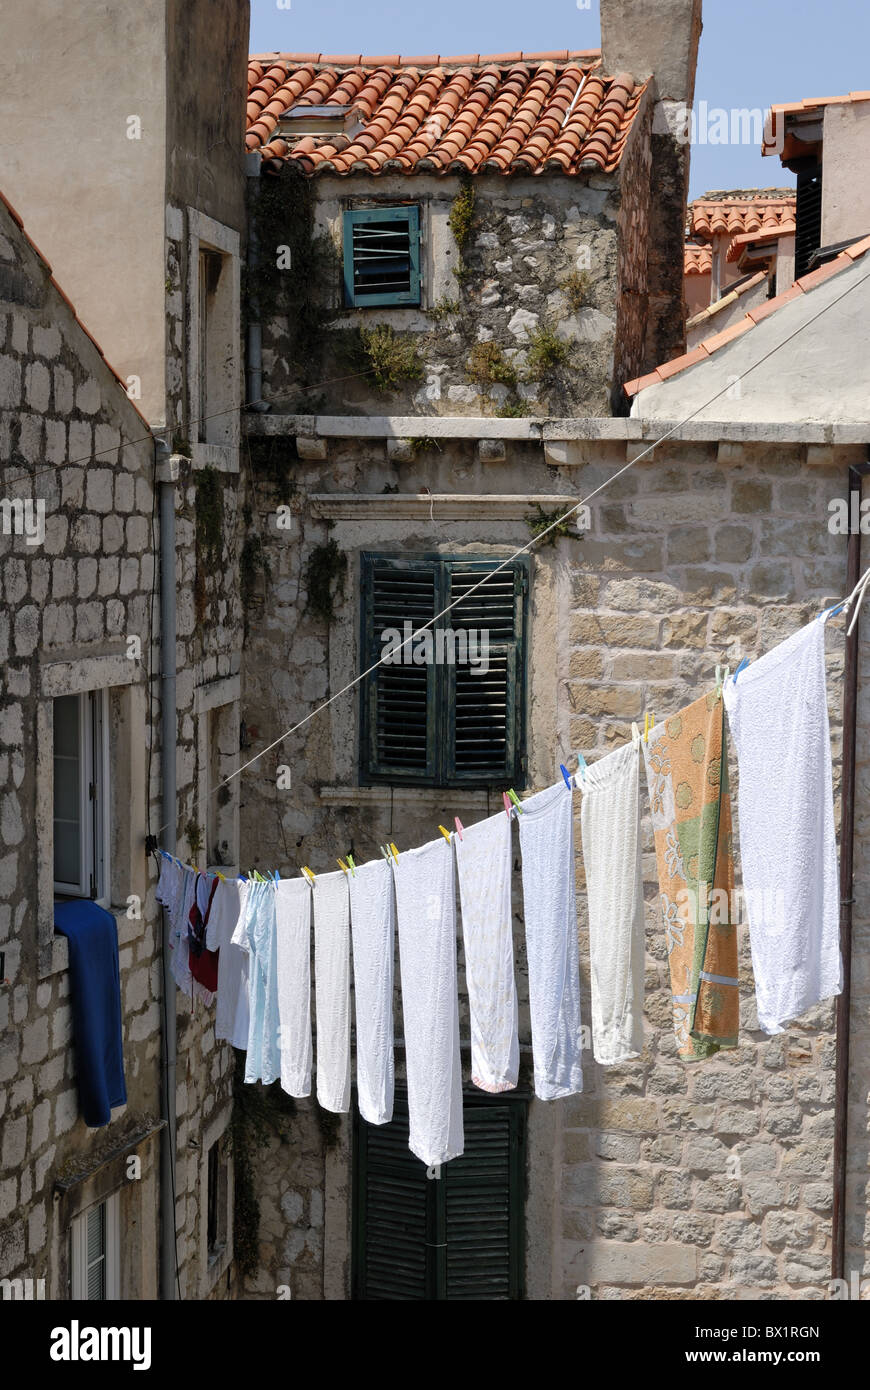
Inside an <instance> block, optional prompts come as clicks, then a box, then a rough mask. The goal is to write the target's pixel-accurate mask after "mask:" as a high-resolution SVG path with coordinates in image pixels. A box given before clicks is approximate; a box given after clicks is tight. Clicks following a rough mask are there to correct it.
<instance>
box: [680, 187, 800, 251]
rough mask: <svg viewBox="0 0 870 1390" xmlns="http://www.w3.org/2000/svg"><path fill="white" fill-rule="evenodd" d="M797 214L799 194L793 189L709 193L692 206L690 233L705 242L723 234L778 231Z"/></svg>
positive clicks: (690, 209) (690, 211) (738, 234)
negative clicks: (796, 206)
mask: <svg viewBox="0 0 870 1390" xmlns="http://www.w3.org/2000/svg"><path fill="white" fill-rule="evenodd" d="M794 214H795V193H794V190H793V189H790V188H765V189H758V190H753V189H750V190H745V189H739V190H736V191H735V192H733V193H705V194H704V196H703V198H696V199H695V201H694V202H693V203H690V204H689V226H688V232H689V235H690V236H693V237H696V238H697V239H699V240H704V241H712V239H713V237H714V236H717V235H722V234H728V235H730V236H742V235H743V234H744V233H745V232H756V231H758V230H759V228H761V227H764V228H770V229H771V230H776V229H777V228H778V227H780V226H782V224H783V223H785V222H793V221H794Z"/></svg>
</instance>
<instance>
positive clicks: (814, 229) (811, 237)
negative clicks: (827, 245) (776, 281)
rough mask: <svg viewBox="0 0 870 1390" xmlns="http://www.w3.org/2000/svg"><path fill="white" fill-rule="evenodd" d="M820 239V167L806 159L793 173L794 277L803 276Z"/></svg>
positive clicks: (814, 161) (815, 162)
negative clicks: (794, 194) (795, 185)
mask: <svg viewBox="0 0 870 1390" xmlns="http://www.w3.org/2000/svg"><path fill="white" fill-rule="evenodd" d="M821 242H822V166H821V164H820V163H818V161H817V160H810V161H807V167H806V168H804V169H800V170H799V171H798V176H797V206H796V209H795V243H794V278H795V279H796V280H799V279H800V278H801V276H802V275H806V274H807V272H808V270H809V268H810V261H811V260H812V258H813V256H814V254H815V253H816V251H818V249H819V247H820V246H821Z"/></svg>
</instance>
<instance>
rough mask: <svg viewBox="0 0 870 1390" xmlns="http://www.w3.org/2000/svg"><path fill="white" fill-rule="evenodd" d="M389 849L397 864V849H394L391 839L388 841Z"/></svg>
mask: <svg viewBox="0 0 870 1390" xmlns="http://www.w3.org/2000/svg"><path fill="white" fill-rule="evenodd" d="M390 850H391V852H392V855H393V858H394V859H395V861H396V863H397V864H398V862H399V851H398V850H397V849H396V846H395V845H394V844H393V842H392V840H391V841H390Z"/></svg>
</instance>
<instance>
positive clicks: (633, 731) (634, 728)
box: [631, 720, 640, 748]
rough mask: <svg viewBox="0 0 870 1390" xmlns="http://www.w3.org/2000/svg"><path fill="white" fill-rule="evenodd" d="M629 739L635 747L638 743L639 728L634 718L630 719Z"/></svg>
mask: <svg viewBox="0 0 870 1390" xmlns="http://www.w3.org/2000/svg"><path fill="white" fill-rule="evenodd" d="M631 741H632V743H633V744H634V746H635V748H636V747H637V745H638V744H639V743H640V729H639V728H638V727H637V723H636V722H635V720H632V721H631Z"/></svg>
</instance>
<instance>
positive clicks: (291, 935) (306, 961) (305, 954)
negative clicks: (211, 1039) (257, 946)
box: [275, 878, 311, 1098]
mask: <svg viewBox="0 0 870 1390" xmlns="http://www.w3.org/2000/svg"><path fill="white" fill-rule="evenodd" d="M275 917H276V938H277V953H276V955H277V963H276V970H277V975H278V1022H279V1038H278V1042H279V1048H280V1054H281V1090H282V1091H286V1092H287V1094H288V1096H296V1097H297V1098H300V1097H302V1096H310V1095H311V887H310V885H309V883H308V881H307V879H304V878H286V879H285V878H282V879H281V880H280V882H278V883H276V885H275Z"/></svg>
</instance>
